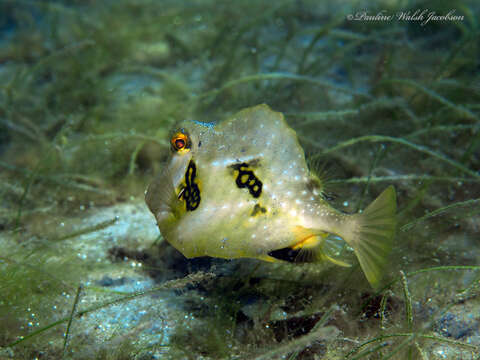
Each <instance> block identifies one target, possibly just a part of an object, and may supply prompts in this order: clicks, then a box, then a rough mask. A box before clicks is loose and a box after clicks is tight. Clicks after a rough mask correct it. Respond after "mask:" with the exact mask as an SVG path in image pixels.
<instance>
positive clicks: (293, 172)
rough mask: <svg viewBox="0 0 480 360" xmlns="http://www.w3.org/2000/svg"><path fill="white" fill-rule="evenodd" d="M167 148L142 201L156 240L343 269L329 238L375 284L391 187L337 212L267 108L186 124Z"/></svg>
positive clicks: (383, 258)
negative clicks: (357, 207)
mask: <svg viewBox="0 0 480 360" xmlns="http://www.w3.org/2000/svg"><path fill="white" fill-rule="evenodd" d="M169 142H170V148H171V149H170V156H169V158H168V160H167V162H166V164H165V167H164V169H163V171H162V172H161V173H160V174H159V175H158V176H157V177H156V178H155V179H154V180H153V181H152V183H151V184H150V185H149V187H148V189H147V191H146V195H145V201H146V204H147V206H148V208H149V209H150V211H151V212H152V213H153V215H154V216H155V218H156V221H157V224H158V227H159V230H160V233H161V234H162V236H163V238H164V239H166V240H167V241H168V242H169V243H170V244H171V245H173V246H174V247H175V248H176V249H177V250H179V251H180V252H181V253H182V254H183V255H184V256H185V257H187V258H194V257H201V256H210V257H216V258H224V259H235V258H255V259H260V260H264V261H269V262H285V261H295V259H300V260H302V259H303V260H306V262H315V261H330V262H332V263H334V264H337V265H340V266H350V264H347V263H345V262H344V261H342V260H341V259H338V258H336V257H335V256H333V255H332V251H329V248H328V247H329V241H328V239H329V238H330V239H331V238H332V236H333V237H334V238H340V239H342V240H343V241H344V242H345V243H346V244H347V245H348V246H349V247H350V248H351V249H353V251H354V253H355V255H356V257H357V259H358V262H359V263H360V267H361V269H362V270H363V273H364V274H365V276H366V279H367V280H368V282H369V283H370V284H371V285H372V286H373V287H377V286H378V284H379V283H380V280H381V278H382V277H383V275H384V272H385V268H386V265H387V262H388V256H389V253H390V252H391V248H392V245H393V239H394V236H395V231H396V194H395V189H394V187H393V186H391V185H390V186H389V187H387V188H386V189H385V190H384V191H383V192H382V193H381V194H380V195H379V196H378V197H377V198H376V199H375V200H374V201H373V202H372V203H371V204H370V205H369V206H368V207H366V209H364V210H363V211H362V212H358V213H355V214H347V213H344V212H342V211H339V210H336V209H335V208H334V207H333V206H331V205H330V203H329V201H328V196H325V192H324V181H323V180H322V178H321V177H319V176H318V175H317V174H315V172H314V171H312V170H311V169H309V167H308V165H307V161H306V158H305V152H304V150H303V148H302V147H301V145H300V143H299V140H298V137H297V134H296V132H295V131H294V130H293V129H292V128H291V127H290V126H289V125H288V124H287V122H286V120H285V118H284V116H283V114H282V113H280V112H276V111H273V110H272V109H271V108H270V107H269V106H268V105H266V104H261V105H257V106H253V107H250V108H246V109H244V110H241V111H239V112H238V113H236V114H234V115H233V116H231V117H229V118H227V119H226V120H224V121H221V122H219V123H215V122H202V121H199V120H183V121H181V122H180V123H179V124H178V126H177V127H176V128H175V129H174V130H173V131H172V133H171V136H170V139H169ZM286 254H290V255H291V254H294V256H287V255H286ZM292 257H293V258H294V259H292Z"/></svg>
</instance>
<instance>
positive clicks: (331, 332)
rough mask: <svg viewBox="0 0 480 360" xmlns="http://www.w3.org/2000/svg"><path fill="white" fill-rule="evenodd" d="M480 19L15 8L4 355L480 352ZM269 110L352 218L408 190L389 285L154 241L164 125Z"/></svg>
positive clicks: (9, 45)
mask: <svg viewBox="0 0 480 360" xmlns="http://www.w3.org/2000/svg"><path fill="white" fill-rule="evenodd" d="M432 14H434V16H431V15H432ZM479 21H480V3H479V2H478V1H475V0H471V1H402V0H398V1H396V0H384V1H342V2H340V1H338V2H333V1H320V0H278V1H275V2H272V1H256V0H241V1H240V0H239V1H214V0H202V1H200V0H196V1H194V0H190V1H189V0H184V1H173V0H161V1H154V0H105V1H94V0H68V1H67V0H65V1H39V0H35V1H34V0H0V199H1V202H0V359H142V360H146V359H297V360H300V359H302V360H306V359H312V360H313V359H345V358H346V359H479V358H480V356H479V354H480V236H479V230H480V172H479V169H480V121H479V120H480V23H479ZM260 103H266V104H268V105H269V106H271V107H272V109H274V110H276V111H281V112H283V113H284V114H285V116H286V119H287V122H288V123H289V125H290V126H292V127H293V128H294V129H295V131H296V132H297V135H298V137H299V140H300V143H301V145H302V147H303V148H304V150H305V153H306V154H307V157H308V159H309V162H310V164H311V168H312V170H313V171H318V172H321V173H322V174H324V173H326V172H327V173H328V175H327V178H328V183H329V189H332V190H331V193H332V194H334V196H332V199H331V202H332V204H333V205H334V206H335V207H336V208H337V209H341V210H343V211H345V212H349V213H353V212H356V211H358V210H360V209H364V208H365V206H366V205H367V204H369V203H370V202H371V201H372V200H373V199H374V198H375V197H376V196H377V195H378V194H379V193H380V192H381V191H382V190H383V189H384V188H386V187H387V186H388V185H390V184H393V185H394V186H395V189H396V191H397V201H398V221H399V226H398V231H397V235H396V238H395V247H394V249H393V251H392V256H391V259H390V262H389V266H388V268H387V269H386V271H385V275H384V285H383V286H382V287H381V288H380V289H377V290H373V289H372V288H371V287H370V286H369V284H368V282H367V281H366V280H365V278H364V277H363V274H362V273H361V271H360V268H359V265H358V263H357V262H356V260H354V257H353V255H352V253H351V251H348V249H347V250H346V251H345V255H344V256H345V259H346V260H349V261H350V262H351V263H352V264H354V265H353V266H352V267H351V268H342V267H338V266H335V265H331V264H305V265H298V264H270V263H263V262H260V261H257V260H249V259H241V260H231V261H228V260H221V259H210V258H199V259H192V260H186V259H185V258H184V257H183V256H182V255H181V254H180V253H179V252H178V251H176V250H175V249H173V248H172V247H171V246H170V245H168V244H167V243H166V242H165V241H164V239H163V238H162V236H161V235H160V234H159V231H158V229H157V227H156V224H155V220H154V217H153V216H152V215H151V213H150V212H149V211H148V209H147V207H146V205H145V202H144V192H145V189H146V187H147V185H148V184H149V183H150V182H151V181H152V179H153V178H154V176H155V174H157V173H158V172H160V171H161V169H162V163H163V162H164V161H165V160H166V156H167V155H168V149H169V143H168V134H169V130H170V128H171V127H172V126H173V125H174V124H175V123H176V122H178V121H181V120H183V119H198V120H201V121H220V120H222V119H225V118H227V117H228V116H229V115H231V114H233V113H235V112H237V111H238V110H240V109H242V108H245V107H249V106H253V105H256V104H260ZM324 169H327V170H324Z"/></svg>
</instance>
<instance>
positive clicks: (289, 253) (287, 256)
mask: <svg viewBox="0 0 480 360" xmlns="http://www.w3.org/2000/svg"><path fill="white" fill-rule="evenodd" d="M299 253H300V249H297V250H293V249H292V248H289V247H287V248H283V249H278V250H273V251H270V252H269V253H268V255H270V256H271V257H273V258H275V259H278V260H283V261H288V262H291V263H293V262H298V258H297V256H298V254H299Z"/></svg>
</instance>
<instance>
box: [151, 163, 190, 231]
mask: <svg viewBox="0 0 480 360" xmlns="http://www.w3.org/2000/svg"><path fill="white" fill-rule="evenodd" d="M187 165H188V157H187V156H182V157H180V158H172V159H171V160H170V161H169V163H168V164H167V165H166V166H165V167H164V169H163V171H162V172H161V173H160V175H159V176H158V177H157V178H156V179H155V180H154V181H152V183H151V184H150V186H149V187H148V189H147V191H146V193H145V202H146V203H147V206H148V208H149V209H150V211H151V212H152V213H153V214H154V215H155V217H156V219H157V222H158V223H159V224H160V223H163V222H165V221H171V220H174V218H177V217H178V216H179V215H180V214H179V209H180V207H181V205H182V196H183V193H184V191H185V189H184V187H183V186H182V180H183V178H184V176H185V172H186V171H187ZM172 217H173V218H172Z"/></svg>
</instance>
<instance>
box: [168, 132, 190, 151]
mask: <svg viewBox="0 0 480 360" xmlns="http://www.w3.org/2000/svg"><path fill="white" fill-rule="evenodd" d="M170 143H171V144H172V148H173V149H174V150H175V151H182V150H187V149H189V148H190V145H189V141H188V136H187V135H185V134H184V133H181V132H178V133H176V134H175V135H173V137H172V139H171V140H170Z"/></svg>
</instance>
